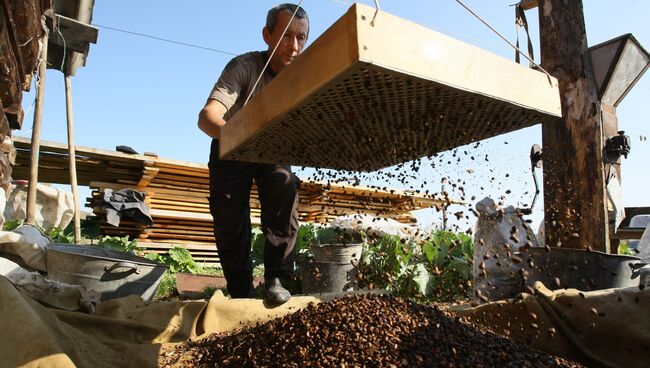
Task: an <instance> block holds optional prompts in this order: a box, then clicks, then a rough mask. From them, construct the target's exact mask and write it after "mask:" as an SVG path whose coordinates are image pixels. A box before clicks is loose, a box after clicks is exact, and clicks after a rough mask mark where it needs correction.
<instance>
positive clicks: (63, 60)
mask: <svg viewBox="0 0 650 368" xmlns="http://www.w3.org/2000/svg"><path fill="white" fill-rule="evenodd" d="M55 23H56V25H55V27H54V29H56V32H57V33H58V34H59V36H60V37H61V39H62V40H63V57H62V58H61V68H59V71H60V72H61V73H63V74H65V72H64V71H63V67H64V66H65V53H66V49H67V47H66V44H65V37H63V33H61V28H59V16H58V15H57V18H56V20H55Z"/></svg>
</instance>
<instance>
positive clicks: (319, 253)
mask: <svg viewBox="0 0 650 368" xmlns="http://www.w3.org/2000/svg"><path fill="white" fill-rule="evenodd" d="M311 251H312V253H313V254H314V258H313V259H311V260H309V261H305V262H302V263H300V264H299V265H298V268H299V271H300V280H301V282H302V292H303V293H305V294H314V293H332V292H341V291H351V290H355V289H356V288H357V280H356V275H357V268H356V264H357V263H358V262H359V260H360V259H361V252H362V251H363V244H323V245H312V246H311Z"/></svg>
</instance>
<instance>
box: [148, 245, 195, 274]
mask: <svg viewBox="0 0 650 368" xmlns="http://www.w3.org/2000/svg"><path fill="white" fill-rule="evenodd" d="M145 258H147V259H149V260H152V261H156V262H158V263H162V264H165V265H167V267H169V272H171V273H177V272H187V273H194V274H197V273H200V272H201V267H200V266H199V265H198V264H197V263H196V262H195V261H194V259H193V258H192V255H191V254H190V251H188V250H187V249H185V248H181V247H173V248H172V249H170V250H169V252H168V254H156V253H149V254H147V255H146V256H145Z"/></svg>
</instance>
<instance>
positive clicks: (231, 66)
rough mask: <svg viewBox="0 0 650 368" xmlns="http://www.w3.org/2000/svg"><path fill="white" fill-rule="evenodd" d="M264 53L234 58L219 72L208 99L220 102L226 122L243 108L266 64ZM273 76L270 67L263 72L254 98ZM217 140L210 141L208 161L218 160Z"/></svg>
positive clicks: (251, 53) (250, 53) (265, 54)
mask: <svg viewBox="0 0 650 368" xmlns="http://www.w3.org/2000/svg"><path fill="white" fill-rule="evenodd" d="M266 60H267V52H266V51H252V52H248V53H246V54H242V55H239V56H236V57H234V58H233V59H232V60H230V62H229V63H228V64H227V65H226V67H225V68H224V69H223V72H221V76H220V77H219V79H218V80H217V83H215V85H214V87H213V88H212V92H210V96H209V97H208V98H210V99H214V100H217V101H219V102H221V103H222V104H223V105H224V106H225V107H226V109H228V111H227V112H226V114H225V115H224V119H225V120H226V121H228V120H230V118H231V117H233V116H234V115H235V114H236V113H237V111H239V110H240V109H241V108H242V107H243V106H244V102H246V99H247V98H248V95H249V94H250V91H251V90H252V89H253V86H254V85H255V82H256V81H257V78H258V77H259V75H260V73H261V72H262V69H264V64H266ZM274 76H275V74H274V73H273V71H272V70H271V68H270V66H269V67H267V68H266V70H265V71H264V75H263V76H262V78H261V79H260V81H259V83H258V84H257V87H255V92H254V93H253V96H255V95H256V94H257V93H259V91H261V90H262V88H264V86H266V85H267V84H268V83H269V82H270V81H271V80H272V79H273V77H274ZM218 142H219V141H218V140H217V139H213V140H212V147H211V149H210V160H213V159H218V158H219V151H218V146H217V145H218Z"/></svg>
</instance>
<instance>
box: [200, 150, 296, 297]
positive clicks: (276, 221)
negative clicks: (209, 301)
mask: <svg viewBox="0 0 650 368" xmlns="http://www.w3.org/2000/svg"><path fill="white" fill-rule="evenodd" d="M216 146H217V147H218V144H217V145H216ZM212 150H213V153H214V154H211V155H210V156H211V158H210V164H209V167H210V212H211V213H212V217H213V219H214V236H215V238H216V240H217V250H218V252H219V261H220V263H221V267H222V268H223V273H224V276H225V277H226V281H227V287H228V292H229V293H230V295H231V296H232V297H233V298H245V297H247V296H248V295H249V293H250V291H251V288H252V285H253V283H252V281H253V274H252V272H253V263H252V258H251V237H252V234H251V221H250V191H251V186H252V184H253V179H254V180H255V183H256V184H257V190H258V193H259V201H260V204H261V207H262V216H261V220H262V231H263V233H264V235H265V236H266V243H265V244H264V276H265V277H266V278H271V277H286V276H291V275H292V273H293V267H294V251H295V244H296V237H297V235H298V227H299V224H298V208H297V206H298V179H297V178H296V176H295V175H293V173H292V172H291V167H290V166H287V165H274V164H258V163H249V162H239V161H227V160H219V159H218V158H217V157H216V156H217V155H216V152H218V148H217V150H216V151H215V144H213V147H212Z"/></svg>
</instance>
